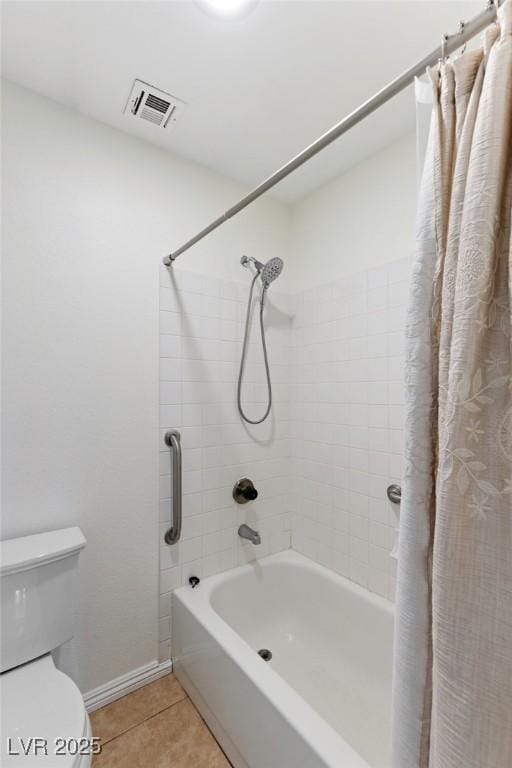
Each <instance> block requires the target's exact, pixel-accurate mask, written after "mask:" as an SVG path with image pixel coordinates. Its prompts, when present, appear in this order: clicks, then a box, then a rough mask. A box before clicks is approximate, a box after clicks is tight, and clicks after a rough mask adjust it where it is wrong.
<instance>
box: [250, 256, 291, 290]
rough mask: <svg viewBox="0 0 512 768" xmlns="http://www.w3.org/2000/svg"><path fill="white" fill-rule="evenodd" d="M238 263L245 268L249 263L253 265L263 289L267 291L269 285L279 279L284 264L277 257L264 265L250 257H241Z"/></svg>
mask: <svg viewBox="0 0 512 768" xmlns="http://www.w3.org/2000/svg"><path fill="white" fill-rule="evenodd" d="M240 263H241V264H242V265H243V266H244V267H246V266H247V265H248V264H249V263H251V264H254V266H255V268H256V271H257V273H258V275H259V276H260V277H261V282H262V283H263V288H264V289H265V290H267V288H268V287H269V285H270V283H272V282H273V281H274V280H275V279H276V278H278V277H279V275H280V274H281V272H282V271H283V266H284V262H283V260H282V259H280V258H279V256H275V257H274V258H273V259H269V260H268V261H267V263H266V264H262V263H261V261H258V260H257V259H254V258H253V257H252V256H242V258H241V259H240Z"/></svg>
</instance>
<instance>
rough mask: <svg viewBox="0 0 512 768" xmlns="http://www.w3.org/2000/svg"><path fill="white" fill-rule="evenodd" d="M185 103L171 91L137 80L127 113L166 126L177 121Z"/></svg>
mask: <svg viewBox="0 0 512 768" xmlns="http://www.w3.org/2000/svg"><path fill="white" fill-rule="evenodd" d="M184 106H185V103H184V102H183V101H181V100H180V99H177V98H176V97H175V96H171V94H170V93H166V92H165V91H161V90H160V89H158V88H155V87H154V86H152V85H149V83H145V82H143V81H142V80H135V82H134V84H133V87H132V90H131V93H130V95H129V97H128V101H127V102H126V106H125V108H124V112H125V114H126V115H128V116H129V117H132V118H136V119H138V120H146V121H147V122H149V123H152V124H153V125H156V126H158V127H162V128H166V127H167V126H168V125H169V124H171V123H174V122H176V118H177V114H178V112H179V111H180V109H181V108H183V107H184Z"/></svg>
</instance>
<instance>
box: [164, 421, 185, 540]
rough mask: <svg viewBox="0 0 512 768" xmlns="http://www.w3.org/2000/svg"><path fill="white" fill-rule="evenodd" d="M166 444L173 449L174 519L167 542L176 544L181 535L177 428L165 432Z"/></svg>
mask: <svg viewBox="0 0 512 768" xmlns="http://www.w3.org/2000/svg"><path fill="white" fill-rule="evenodd" d="M164 440H165V444H166V445H168V446H169V448H170V449H171V451H172V521H171V527H170V528H168V529H167V531H166V532H165V536H164V539H165V543H166V544H176V542H177V541H179V538H180V536H181V518H182V514H181V512H182V508H181V435H180V433H179V432H178V430H177V429H170V430H169V432H166V434H165V438H164Z"/></svg>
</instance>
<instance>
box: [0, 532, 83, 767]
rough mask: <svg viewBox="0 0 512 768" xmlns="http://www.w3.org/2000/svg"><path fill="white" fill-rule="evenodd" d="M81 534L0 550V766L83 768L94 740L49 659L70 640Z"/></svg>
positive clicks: (74, 696)
mask: <svg viewBox="0 0 512 768" xmlns="http://www.w3.org/2000/svg"><path fill="white" fill-rule="evenodd" d="M84 546H85V539H84V537H83V535H82V533H81V531H80V529H79V528H67V529H63V530H60V531H52V532H49V533H43V534H37V535H34V536H25V537H23V538H19V539H10V540H7V541H4V542H0V578H1V582H0V587H1V608H2V623H1V628H0V632H1V634H0V640H1V675H0V730H1V745H0V756H1V759H0V765H1V766H2V768H14V766H19V768H28V767H29V766H36V765H37V766H40V767H41V768H44V766H47V768H50V767H51V768H57V766H59V768H89V766H90V765H91V760H92V752H93V751H94V750H95V749H96V747H95V744H94V740H92V734H91V728H90V723H89V717H88V715H87V711H86V709H85V704H84V700H83V698H82V694H81V693H80V690H79V689H78V687H77V686H76V685H75V683H74V682H73V681H72V680H71V678H69V677H68V676H67V675H66V674H64V673H63V672H61V671H60V670H58V669H57V667H56V666H55V663H54V661H53V658H52V655H51V651H53V650H55V649H57V648H58V647H59V646H60V645H62V644H63V643H64V642H66V641H67V640H69V639H70V638H71V637H72V635H73V605H74V604H75V602H76V594H75V593H76V571H77V567H78V555H79V553H80V550H81V549H83V547H84Z"/></svg>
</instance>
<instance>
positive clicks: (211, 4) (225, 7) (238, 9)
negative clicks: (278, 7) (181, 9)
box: [197, 0, 258, 19]
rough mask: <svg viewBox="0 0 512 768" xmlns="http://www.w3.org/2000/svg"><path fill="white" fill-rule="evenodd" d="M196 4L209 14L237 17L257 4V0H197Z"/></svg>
mask: <svg viewBox="0 0 512 768" xmlns="http://www.w3.org/2000/svg"><path fill="white" fill-rule="evenodd" d="M197 4H198V5H199V6H200V7H201V8H202V10H203V11H205V12H206V13H207V14H208V15H210V16H215V17H216V18H221V17H222V18H229V19H234V18H237V19H239V18H240V17H241V16H246V15H247V14H248V13H249V12H250V11H252V10H253V9H254V8H255V7H256V5H257V4H258V0H197Z"/></svg>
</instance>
